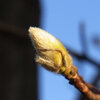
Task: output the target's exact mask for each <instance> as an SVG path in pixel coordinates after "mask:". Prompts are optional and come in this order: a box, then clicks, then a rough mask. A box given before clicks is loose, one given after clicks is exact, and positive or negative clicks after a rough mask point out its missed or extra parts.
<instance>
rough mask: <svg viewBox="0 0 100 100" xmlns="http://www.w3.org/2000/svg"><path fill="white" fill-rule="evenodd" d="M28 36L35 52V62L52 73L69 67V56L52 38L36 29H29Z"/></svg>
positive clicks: (58, 42)
mask: <svg viewBox="0 0 100 100" xmlns="http://www.w3.org/2000/svg"><path fill="white" fill-rule="evenodd" d="M29 36H30V38H31V40H32V43H33V45H34V47H35V49H36V51H37V57H36V61H37V62H38V63H39V64H41V65H42V66H43V67H45V68H46V69H48V70H50V71H54V72H59V70H60V69H61V67H71V65H72V58H71V56H70V55H69V54H68V52H67V50H66V49H65V47H64V46H63V45H62V44H61V43H60V41H59V40H57V39H56V38H55V37H54V36H52V35H51V34H49V33H48V32H46V31H44V30H42V29H40V28H36V27H30V28H29Z"/></svg>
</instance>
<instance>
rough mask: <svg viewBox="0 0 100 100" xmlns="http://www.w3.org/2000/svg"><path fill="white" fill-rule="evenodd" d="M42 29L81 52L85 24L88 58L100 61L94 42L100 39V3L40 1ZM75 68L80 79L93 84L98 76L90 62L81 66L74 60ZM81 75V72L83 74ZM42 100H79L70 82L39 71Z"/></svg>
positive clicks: (63, 0) (86, 0)
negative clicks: (97, 36) (80, 27)
mask: <svg viewBox="0 0 100 100" xmlns="http://www.w3.org/2000/svg"><path fill="white" fill-rule="evenodd" d="M41 6H42V7H43V8H42V21H41V27H42V28H43V29H45V30H47V31H48V32H49V33H51V34H52V35H54V36H55V37H57V38H58V39H59V40H60V41H62V43H64V44H65V45H67V46H68V47H70V48H72V49H73V50H75V51H77V52H78V53H81V52H82V48H81V43H80V36H79V23H80V22H83V21H84V22H85V25H86V41H87V45H88V50H86V52H88V56H89V57H91V58H93V59H96V61H98V62H99V61H100V53H99V52H100V51H99V50H97V49H96V48H94V46H93V44H92V40H91V39H92V38H93V36H95V35H99V36H100V0H41ZM73 63H74V65H77V66H78V65H80V67H81V68H79V73H80V75H82V76H84V79H85V80H86V81H88V82H91V81H92V79H91V78H89V77H94V76H95V75H96V70H94V66H93V65H91V64H89V63H88V62H85V63H82V64H81V63H80V62H78V61H77V60H76V59H73ZM80 69H81V70H82V71H81V70H80ZM38 72H39V78H38V83H39V84H38V85H39V96H40V100H77V95H78V93H79V92H78V91H77V90H76V89H75V88H74V87H73V86H71V85H70V84H68V81H67V80H66V79H65V78H64V77H62V76H60V75H56V74H54V73H51V72H48V71H47V70H45V69H43V68H41V67H40V66H39V67H38Z"/></svg>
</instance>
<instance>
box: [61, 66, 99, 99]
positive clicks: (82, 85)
mask: <svg viewBox="0 0 100 100" xmlns="http://www.w3.org/2000/svg"><path fill="white" fill-rule="evenodd" d="M70 69H71V70H70V72H69V73H68V68H66V70H65V71H64V72H63V73H62V75H63V76H64V77H65V78H66V79H68V80H69V83H70V84H72V85H74V86H75V87H76V88H77V89H78V90H79V91H80V92H81V93H82V94H83V95H84V96H85V97H86V98H87V99H88V100H100V94H97V93H94V92H92V90H91V89H90V88H93V89H94V87H93V86H92V85H90V84H88V83H86V82H85V81H84V80H83V79H82V77H80V76H79V74H78V71H77V70H76V67H73V66H72V67H71V68H70ZM95 90H97V89H96V88H95ZM97 91H98V93H100V91H99V90H97Z"/></svg>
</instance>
